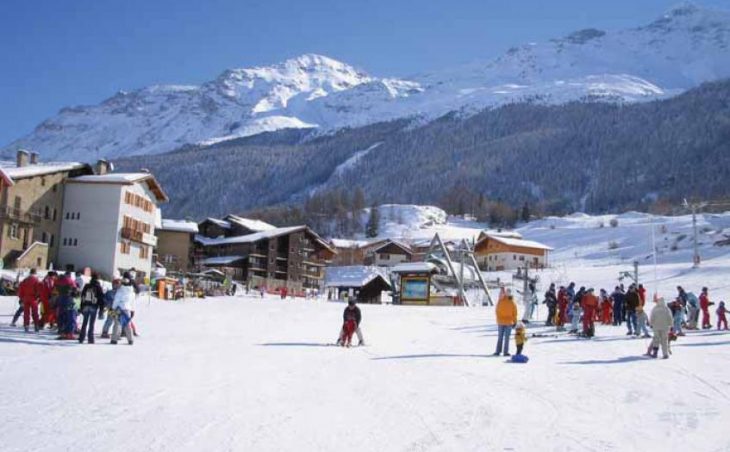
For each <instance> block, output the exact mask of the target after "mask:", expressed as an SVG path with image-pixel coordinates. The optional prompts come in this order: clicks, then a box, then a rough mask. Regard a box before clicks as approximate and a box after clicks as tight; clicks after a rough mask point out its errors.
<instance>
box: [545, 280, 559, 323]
mask: <svg viewBox="0 0 730 452" xmlns="http://www.w3.org/2000/svg"><path fill="white" fill-rule="evenodd" d="M543 303H545V304H546V305H547V307H548V318H547V321H546V322H545V326H553V322H554V320H555V310H556V308H557V306H558V296H557V295H556V294H555V283H552V284H550V288H549V289H548V290H547V291H546V292H545V301H543Z"/></svg>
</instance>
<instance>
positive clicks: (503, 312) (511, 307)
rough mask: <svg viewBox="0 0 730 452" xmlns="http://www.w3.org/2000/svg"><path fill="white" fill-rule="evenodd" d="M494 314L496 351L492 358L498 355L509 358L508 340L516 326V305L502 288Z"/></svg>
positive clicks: (510, 293) (510, 295) (510, 294)
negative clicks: (495, 321) (495, 315)
mask: <svg viewBox="0 0 730 452" xmlns="http://www.w3.org/2000/svg"><path fill="white" fill-rule="evenodd" d="M496 314H497V350H496V351H495V352H494V356H499V354H500V353H502V354H503V355H504V356H510V354H509V340H510V336H511V335H512V327H513V326H515V325H516V324H517V304H516V303H515V300H514V297H513V296H512V291H511V290H509V289H507V290H505V289H504V288H502V290H501V291H500V293H499V301H497V308H496Z"/></svg>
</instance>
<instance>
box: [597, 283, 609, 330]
mask: <svg viewBox="0 0 730 452" xmlns="http://www.w3.org/2000/svg"><path fill="white" fill-rule="evenodd" d="M599 303H600V307H601V323H602V324H603V325H610V324H611V317H612V315H611V297H609V296H608V293H607V292H606V290H605V289H601V295H600V297H599Z"/></svg>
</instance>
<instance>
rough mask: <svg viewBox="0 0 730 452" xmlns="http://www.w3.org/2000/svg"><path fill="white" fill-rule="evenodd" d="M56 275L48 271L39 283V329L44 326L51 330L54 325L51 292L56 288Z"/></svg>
mask: <svg viewBox="0 0 730 452" xmlns="http://www.w3.org/2000/svg"><path fill="white" fill-rule="evenodd" d="M56 279H57V274H56V272H54V271H50V272H48V273H47V274H46V276H45V277H44V278H43V281H42V282H41V306H42V307H43V315H41V329H43V327H44V326H45V325H48V326H49V327H51V328H53V326H54V325H55V324H56V309H55V306H54V305H55V300H54V299H53V290H54V288H55V286H56Z"/></svg>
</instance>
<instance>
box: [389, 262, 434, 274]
mask: <svg viewBox="0 0 730 452" xmlns="http://www.w3.org/2000/svg"><path fill="white" fill-rule="evenodd" d="M435 270H436V265H434V264H432V263H431V262H404V263H402V264H398V265H396V266H394V267H392V268H391V269H390V271H391V272H393V273H411V272H413V273H421V272H425V273H432V272H433V271H435Z"/></svg>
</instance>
